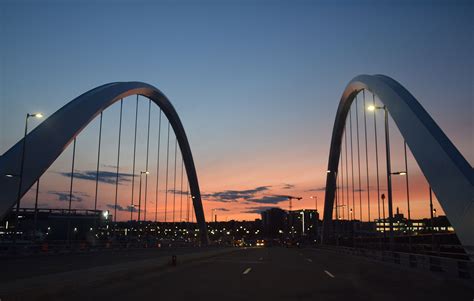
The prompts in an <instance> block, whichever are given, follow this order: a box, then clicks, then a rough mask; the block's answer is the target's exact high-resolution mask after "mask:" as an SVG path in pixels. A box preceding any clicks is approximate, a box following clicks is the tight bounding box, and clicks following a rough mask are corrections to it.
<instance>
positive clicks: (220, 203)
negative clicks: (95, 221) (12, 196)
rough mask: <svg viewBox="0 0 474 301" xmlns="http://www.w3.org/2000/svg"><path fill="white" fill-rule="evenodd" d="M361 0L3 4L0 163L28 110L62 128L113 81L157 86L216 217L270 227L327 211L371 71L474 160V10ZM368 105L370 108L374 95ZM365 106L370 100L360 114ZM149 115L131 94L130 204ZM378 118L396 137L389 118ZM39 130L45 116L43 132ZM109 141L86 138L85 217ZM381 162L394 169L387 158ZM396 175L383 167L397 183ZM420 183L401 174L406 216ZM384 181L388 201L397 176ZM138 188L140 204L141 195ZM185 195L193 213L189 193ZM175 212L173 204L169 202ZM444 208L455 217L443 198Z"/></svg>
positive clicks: (124, 155)
mask: <svg viewBox="0 0 474 301" xmlns="http://www.w3.org/2000/svg"><path fill="white" fill-rule="evenodd" d="M355 2H357V1H355ZM355 2H352V1H321V2H318V3H317V4H316V3H313V1H270V0H268V1H230V0H229V1H207V2H206V4H201V5H195V4H192V2H189V1H163V2H160V4H153V3H152V1H138V2H137V1H85V0H84V1H72V0H71V1H41V2H38V1H9V0H7V1H1V2H0V36H1V43H0V154H3V153H4V152H5V151H7V150H8V149H9V148H10V147H11V146H12V145H13V144H15V143H16V142H17V141H18V140H19V139H20V138H21V137H22V135H23V130H24V128H23V126H24V116H25V114H26V113H28V112H30V113H31V112H37V111H39V112H43V113H44V114H45V116H46V117H48V116H50V115H52V114H53V113H54V112H55V111H56V110H58V109H59V108H61V107H62V106H63V105H65V104H66V103H68V102H69V101H70V100H72V99H74V98H75V97H77V96H78V95H80V94H82V93H83V92H85V91H88V90H90V89H92V88H94V87H97V86H99V85H102V84H104V83H108V82H115V81H143V82H146V83H149V84H151V85H154V86H155V87H157V88H158V89H160V90H161V91H162V92H163V93H164V94H165V95H166V96H167V97H168V98H169V99H170V100H171V102H172V103H173V105H174V106H175V108H176V110H177V112H178V114H179V115H180V118H181V121H182V123H183V125H184V127H185V129H186V132H187V135H188V138H189V141H190V145H191V149H192V152H193V156H194V161H195V164H196V168H197V173H198V177H199V182H200V188H201V191H202V194H203V196H204V200H203V204H204V208H205V214H206V217H208V216H209V215H210V214H211V210H212V209H216V214H217V215H218V218H219V220H226V219H227V220H230V219H239V220H242V219H255V218H258V217H259V214H258V212H260V211H261V210H262V209H264V208H267V207H281V208H283V209H288V201H287V200H286V198H285V197H283V195H292V196H300V197H303V199H302V200H301V201H294V206H293V207H294V208H295V209H299V208H310V209H312V208H314V207H315V202H314V199H311V198H310V196H317V197H318V209H319V211H322V207H323V199H324V185H325V177H326V166H327V159H328V152H329V143H330V137H331V131H332V127H333V123H334V118H335V113H336V108H337V105H338V102H339V99H340V96H341V94H342V92H343V90H344V88H345V86H346V84H347V83H348V82H349V81H350V80H351V79H352V78H353V77H355V76H356V75H358V74H385V75H388V76H390V77H392V78H394V79H395V80H397V81H399V82H400V83H401V84H402V85H404V86H405V87H406V88H407V89H408V90H409V91H410V92H411V93H412V94H413V95H414V96H415V97H416V98H417V99H418V101H419V102H420V103H421V105H422V106H423V107H424V108H425V109H426V110H427V111H428V112H429V113H430V115H431V116H432V117H433V119H434V120H435V121H436V123H437V124H438V125H439V126H440V127H441V129H442V130H443V131H444V132H445V133H446V134H447V136H448V137H449V138H450V139H451V141H452V142H453V143H454V144H455V146H456V147H457V148H458V149H459V150H460V152H461V153H462V154H463V155H464V157H465V158H466V159H467V161H468V162H469V163H470V164H471V165H472V164H473V163H474V145H473V130H472V129H473V121H472V114H473V113H474V111H473V107H472V102H473V96H474V93H473V87H474V74H473V72H474V56H473V53H474V38H473V37H474V26H473V21H472V20H474V9H473V4H472V2H470V1H453V0H449V1H401V2H399V1H361V2H357V3H355ZM137 3H138V4H137ZM396 3H399V4H396ZM400 3H401V4H400ZM369 97H370V98H369ZM367 99H368V100H369V99H370V100H371V99H372V98H371V95H369V94H368V95H367ZM359 101H360V102H359V105H360V104H361V101H362V96H361V98H360V99H359ZM363 109H364V108H363V106H361V105H360V106H359V118H363V115H362V114H363ZM134 110H135V97H129V98H127V99H125V101H124V119H123V122H124V131H123V132H122V151H121V165H120V171H121V173H123V175H122V177H121V178H122V180H123V181H122V182H121V185H119V197H118V199H119V205H120V206H121V207H122V208H127V206H128V205H130V199H131V191H130V183H131V182H130V181H131V177H130V175H129V174H130V173H131V172H132V152H133V122H134V114H135V111H134ZM354 110H355V108H354ZM139 114H140V119H139V124H138V126H139V128H138V148H137V168H136V170H137V172H138V173H139V171H140V170H145V169H146V168H145V155H146V128H147V114H148V101H147V100H146V99H144V98H141V99H140V106H139ZM151 114H152V121H151V128H152V129H151V133H150V137H151V138H150V162H149V166H150V167H149V170H150V175H149V177H148V184H149V186H148V195H147V200H148V203H147V205H148V206H149V207H148V208H151V209H149V210H148V213H147V218H148V219H152V217H154V208H155V196H156V161H157V136H158V116H159V109H158V108H157V107H156V106H152V111H151ZM118 116H119V105H118V104H116V105H113V106H112V107H110V108H109V109H107V110H106V111H105V112H104V117H103V118H104V119H103V122H104V123H103V140H102V147H103V148H102V155H101V171H102V172H105V173H103V177H102V178H101V182H100V186H99V208H101V209H104V210H105V209H109V210H110V209H111V207H110V205H111V204H113V202H114V195H115V182H114V181H115V177H111V176H110V174H107V172H112V173H113V172H115V165H116V160H117V153H116V149H117V134H118V129H117V127H118ZM367 118H368V133H369V141H368V145H369V174H370V179H369V186H370V187H369V191H370V197H371V205H370V206H371V219H373V218H375V217H377V203H376V201H375V200H376V198H377V195H376V190H375V188H376V186H375V166H374V150H373V149H374V143H373V139H374V138H373V135H374V134H373V113H369V112H367ZM377 118H378V119H377V122H378V126H379V128H380V129H382V121H383V120H382V116H381V115H380V114H379V115H378V116H377ZM360 120H361V121H362V120H363V119H360ZM37 124H38V121H37V120H30V127H31V128H33V127H34V126H36V125H37ZM166 126H167V124H166V120H165V119H163V120H162V131H161V139H162V140H161V150H160V162H161V163H160V164H161V166H162V167H161V168H160V183H159V189H158V190H159V194H158V217H159V219H160V220H162V218H163V216H164V204H163V202H162V201H163V200H164V194H165V188H164V166H165V164H166V161H165V160H166V157H165V156H166ZM359 126H360V131H361V132H360V135H361V136H360V137H361V144H360V149H361V172H362V183H361V187H362V191H361V192H356V195H355V198H356V203H358V201H359V193H361V195H362V197H363V204H364V207H363V219H364V220H367V218H368V214H367V184H366V180H365V177H366V173H365V166H366V165H365V164H366V160H365V152H364V153H363V151H365V145H364V142H363V139H364V138H363V137H364V135H363V125H362V124H359ZM391 126H392V128H391V134H392V136H391V139H392V154H393V155H392V165H393V170H394V171H396V170H403V169H404V162H403V138H402V137H401V136H400V134H399V132H398V131H397V129H396V127H394V126H393V123H392V125H391ZM354 133H355V132H354ZM353 138H354V139H355V135H354V136H353ZM382 138H383V135H382V131H379V151H380V150H383V146H384V144H383V143H382V142H383V140H382ZM97 139H98V120H95V121H94V122H92V123H91V124H90V125H89V126H88V127H87V128H86V129H85V130H84V131H83V132H82V133H81V134H80V136H79V137H78V144H77V153H76V166H75V172H76V173H77V175H78V178H77V179H76V180H75V182H74V195H75V198H74V203H73V206H74V207H75V208H91V207H93V202H94V193H95V182H94V178H93V177H94V176H95V168H96V164H97V162H96V160H97ZM170 141H171V145H170V154H171V157H170V171H171V172H170V176H169V188H170V189H173V188H174V187H173V172H174V157H173V156H174V136H173V135H172V136H171V139H170ZM354 141H355V140H354ZM38 147H41V146H38ZM71 153H72V148H71V145H70V146H69V147H68V148H67V149H66V150H65V151H64V153H63V154H62V155H61V156H60V157H59V158H58V160H57V161H56V162H55V163H54V164H53V165H52V166H51V168H50V169H49V170H48V171H47V173H46V174H45V175H44V176H43V177H42V178H41V187H40V207H50V208H57V207H60V208H63V207H67V201H68V196H67V195H65V194H68V189H69V178H68V175H69V172H70V168H71ZM380 156H381V157H380V160H381V161H380V162H382V163H381V166H382V167H383V166H385V165H384V163H385V161H384V160H385V157H384V155H383V152H380ZM408 168H409V179H410V194H411V195H410V197H411V201H412V217H414V218H419V217H425V216H428V215H429V205H428V184H427V183H426V180H425V179H424V177H423V175H422V173H421V171H420V170H419V168H418V166H417V165H416V162H415V160H414V158H413V157H412V156H411V154H409V167H408ZM177 170H178V174H177V183H178V184H177V187H176V189H177V190H180V189H181V186H180V185H181V183H180V171H181V161H180V157H179V156H178V160H177ZM384 172H385V169H384V168H381V169H380V173H381V175H383V174H384ZM91 175H92V176H91ZM404 181H405V179H404V178H403V177H395V178H394V181H393V185H394V202H395V206H397V207H400V210H401V211H402V212H403V213H405V214H406V196H405V193H406V192H405V189H406V188H405V184H404V183H405V182H404ZM136 183H137V185H138V177H137V178H136ZM356 184H357V182H356ZM381 185H382V186H381V189H382V191H383V190H384V189H385V187H386V180H385V177H383V176H382V177H381ZM185 187H186V184H185V183H184V184H183V189H185ZM34 188H35V186H33V188H32V189H31V191H30V192H29V193H28V194H27V195H26V196H25V197H24V201H23V205H24V206H32V204H33V202H34V192H35V191H34ZM357 188H358V187H357ZM350 189H352V188H350ZM135 192H136V195H135V196H134V198H135V201H136V200H137V198H138V189H136V190H135ZM346 196H347V195H346ZM176 198H177V199H176V202H177V204H178V205H177V207H178V209H179V202H180V195H177V196H176ZM350 200H351V203H352V195H350ZM172 201H173V195H172V194H169V195H168V202H169V204H170V202H171V203H172ZM108 205H109V206H108ZM435 207H437V208H440V207H439V205H438V204H437V203H436V205H435ZM168 210H170V207H168ZM346 210H347V209H346ZM439 212H440V213H441V209H439ZM358 214H359V209H358V207H357V206H356V215H357V217H358ZM177 215H179V213H177ZM184 215H185V214H184V213H183V215H182V216H183V217H184ZM170 216H171V212H168V217H170ZM118 217H119V219H122V220H123V219H126V218H128V217H129V214H128V213H127V212H124V211H120V213H119V215H118ZM346 217H347V215H346Z"/></svg>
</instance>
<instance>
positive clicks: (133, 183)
mask: <svg viewBox="0 0 474 301" xmlns="http://www.w3.org/2000/svg"><path fill="white" fill-rule="evenodd" d="M137 126H138V95H137V102H136V106H135V138H134V139H133V167H132V201H131V206H130V221H131V220H133V209H134V208H135V207H134V205H133V204H134V203H133V197H134V188H135V161H136V154H137ZM138 210H140V208H138Z"/></svg>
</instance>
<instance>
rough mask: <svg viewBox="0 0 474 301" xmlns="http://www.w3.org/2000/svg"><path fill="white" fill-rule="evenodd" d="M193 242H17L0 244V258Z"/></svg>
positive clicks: (167, 245)
mask: <svg viewBox="0 0 474 301" xmlns="http://www.w3.org/2000/svg"><path fill="white" fill-rule="evenodd" d="M198 246H199V244H197V243H194V242H183V241H168V240H162V241H144V240H143V241H101V242H98V243H89V242H86V241H71V242H68V241H62V240H55V241H43V242H31V241H17V242H16V244H13V243H11V242H0V258H1V257H10V256H31V255H57V254H67V253H86V252H102V251H120V250H137V249H161V248H180V247H183V248H186V247H198Z"/></svg>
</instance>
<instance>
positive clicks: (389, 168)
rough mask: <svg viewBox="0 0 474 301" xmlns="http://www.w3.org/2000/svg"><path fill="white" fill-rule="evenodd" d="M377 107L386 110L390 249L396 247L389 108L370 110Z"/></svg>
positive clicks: (372, 106)
mask: <svg viewBox="0 0 474 301" xmlns="http://www.w3.org/2000/svg"><path fill="white" fill-rule="evenodd" d="M376 109H381V110H384V119H385V153H386V160H387V199H388V225H389V244H390V249H391V250H393V247H394V240H395V239H394V233H393V199H392V166H391V163H390V135H389V125H388V110H387V107H386V106H383V107H380V106H374V105H371V106H369V107H368V110H369V111H375V110H376Z"/></svg>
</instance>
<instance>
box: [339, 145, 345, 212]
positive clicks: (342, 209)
mask: <svg viewBox="0 0 474 301" xmlns="http://www.w3.org/2000/svg"><path fill="white" fill-rule="evenodd" d="M339 156H340V162H341V205H340V206H341V211H342V219H344V212H345V209H344V158H343V156H342V151H341V152H339Z"/></svg>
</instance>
